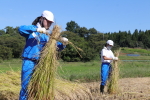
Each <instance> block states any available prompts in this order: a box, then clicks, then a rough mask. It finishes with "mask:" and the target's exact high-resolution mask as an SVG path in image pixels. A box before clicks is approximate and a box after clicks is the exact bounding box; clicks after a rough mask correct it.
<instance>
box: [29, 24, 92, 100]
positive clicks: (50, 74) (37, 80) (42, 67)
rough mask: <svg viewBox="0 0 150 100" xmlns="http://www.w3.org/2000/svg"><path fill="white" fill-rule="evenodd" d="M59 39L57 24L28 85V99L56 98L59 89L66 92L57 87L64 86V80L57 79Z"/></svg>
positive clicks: (46, 99) (43, 99) (45, 99)
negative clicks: (57, 47) (57, 44)
mask: <svg viewBox="0 0 150 100" xmlns="http://www.w3.org/2000/svg"><path fill="white" fill-rule="evenodd" d="M59 39H60V27H59V26H58V25H55V26H54V28H53V30H52V34H51V36H50V40H49V41H48V43H47V44H46V45H45V47H44V49H43V51H42V53H41V58H40V60H39V62H38V64H37V65H36V66H35V70H34V72H33V75H32V78H31V80H30V83H29V86H28V100H54V99H55V94H54V93H55V92H54V91H56V90H57V91H61V92H62V93H64V92H65V91H64V90H63V91H62V90H61V88H57V86H59V85H60V86H61V87H64V86H63V85H62V82H63V81H62V80H58V79H57V80H56V75H57V66H58V61H57V58H56V54H57V50H56V40H59ZM57 77H58V76H57ZM56 83H57V86H56ZM58 84H59V85H58ZM66 84H67V82H66ZM69 86H71V84H68V86H66V87H67V88H65V89H67V90H68V89H69V88H68V87H69ZM72 88H74V87H72ZM76 88H77V86H76ZM84 89H85V88H84ZM80 90H81V89H80ZM69 92H70V91H69ZM85 93H87V95H89V91H88V90H86V89H85ZM64 94H65V93H64Z"/></svg>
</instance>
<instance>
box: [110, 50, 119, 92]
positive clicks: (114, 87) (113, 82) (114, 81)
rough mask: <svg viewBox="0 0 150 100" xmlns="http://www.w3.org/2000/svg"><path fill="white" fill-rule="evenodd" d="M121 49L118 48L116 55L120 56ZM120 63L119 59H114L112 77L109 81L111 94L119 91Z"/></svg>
mask: <svg viewBox="0 0 150 100" xmlns="http://www.w3.org/2000/svg"><path fill="white" fill-rule="evenodd" d="M120 50H121V49H120V48H119V49H118V50H116V51H115V52H114V55H115V56H116V57H119V53H120ZM118 63H119V61H113V65H112V73H111V77H110V79H109V83H108V93H110V94H114V93H118V92H119V84H118V80H119V67H118Z"/></svg>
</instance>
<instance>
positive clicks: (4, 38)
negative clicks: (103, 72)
mask: <svg viewBox="0 0 150 100" xmlns="http://www.w3.org/2000/svg"><path fill="white" fill-rule="evenodd" d="M66 30H67V31H64V32H62V36H66V37H67V38H68V39H69V41H71V42H72V43H73V44H74V45H75V46H77V47H79V48H80V49H82V50H83V52H82V51H79V50H78V52H79V53H78V52H77V51H76V50H77V49H75V48H74V47H73V46H72V45H67V47H66V48H65V49H64V50H63V51H62V52H59V57H61V58H62V59H63V60H64V61H68V62H78V61H83V62H87V61H91V60H93V59H94V58H95V57H97V56H99V53H100V51H101V49H102V48H103V47H104V45H105V43H106V41H107V40H108V39H111V40H113V41H114V43H115V45H114V47H113V48H112V50H116V49H118V48H119V47H129V48H144V49H147V50H149V48H150V38H149V37H150V30H146V31H141V30H139V31H138V30H137V29H135V31H134V32H133V33H131V32H130V31H128V32H126V31H119V32H114V33H110V32H109V33H101V32H98V31H97V30H96V29H95V28H89V29H87V28H86V27H80V26H79V25H78V24H77V23H76V22H75V21H70V22H67V24H66ZM24 45H25V38H24V37H22V36H20V34H19V33H18V27H16V28H13V27H10V26H7V27H6V28H5V29H2V30H0V54H1V55H0V59H2V60H3V59H10V58H12V57H13V58H19V57H20V56H21V53H22V50H23V47H24ZM81 56H82V57H81Z"/></svg>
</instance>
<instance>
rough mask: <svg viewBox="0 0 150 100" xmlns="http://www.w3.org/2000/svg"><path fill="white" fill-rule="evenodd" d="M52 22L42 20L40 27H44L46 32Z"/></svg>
mask: <svg viewBox="0 0 150 100" xmlns="http://www.w3.org/2000/svg"><path fill="white" fill-rule="evenodd" d="M52 23H53V22H52V21H49V20H47V19H46V18H44V17H43V18H42V23H41V24H42V25H41V26H42V27H44V28H45V29H46V30H48V29H49V27H50V26H51V25H52Z"/></svg>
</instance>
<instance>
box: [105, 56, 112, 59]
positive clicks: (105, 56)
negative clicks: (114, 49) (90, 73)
mask: <svg viewBox="0 0 150 100" xmlns="http://www.w3.org/2000/svg"><path fill="white" fill-rule="evenodd" d="M103 59H104V60H113V58H108V57H106V56H103Z"/></svg>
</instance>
